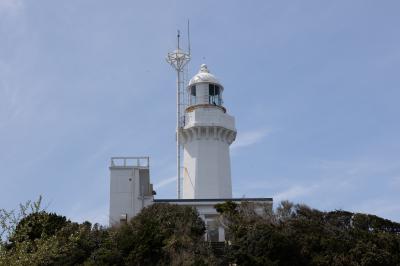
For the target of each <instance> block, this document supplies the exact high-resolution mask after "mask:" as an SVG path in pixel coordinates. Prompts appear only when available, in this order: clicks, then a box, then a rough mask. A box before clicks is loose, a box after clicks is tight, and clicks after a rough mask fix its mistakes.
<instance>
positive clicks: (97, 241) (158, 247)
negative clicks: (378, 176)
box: [0, 202, 400, 266]
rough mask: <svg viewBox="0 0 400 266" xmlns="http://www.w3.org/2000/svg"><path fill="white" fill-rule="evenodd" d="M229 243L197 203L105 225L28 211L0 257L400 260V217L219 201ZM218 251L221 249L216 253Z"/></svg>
mask: <svg viewBox="0 0 400 266" xmlns="http://www.w3.org/2000/svg"><path fill="white" fill-rule="evenodd" d="M215 207H216V209H217V210H218V211H219V212H220V213H221V216H220V218H219V222H220V224H221V225H223V226H224V227H226V230H227V232H226V235H227V236H228V237H229V241H228V243H229V245H228V246H227V248H226V249H223V248H222V249H220V251H221V252H220V253H219V254H218V256H222V258H220V257H218V259H217V258H216V257H215V256H214V253H213V252H212V250H211V247H210V245H209V243H206V242H204V241H203V236H204V233H205V225H204V223H203V221H202V220H201V219H200V217H199V215H198V213H197V212H196V210H195V209H193V208H191V207H185V206H178V205H169V204H154V205H151V206H150V207H147V208H144V209H143V210H142V212H141V213H140V214H138V215H137V216H136V217H135V218H133V219H132V220H131V221H129V222H128V223H126V224H122V225H121V226H118V227H112V228H103V227H101V226H99V225H97V224H95V225H92V224H90V223H89V222H84V223H82V224H78V223H74V222H71V221H69V220H67V218H66V217H64V216H59V215H57V214H54V213H47V212H44V211H38V210H36V211H33V212H32V210H30V211H29V213H28V212H26V213H25V214H24V215H23V218H21V219H20V220H19V221H18V223H17V224H16V225H15V227H14V229H13V232H12V234H11V235H10V236H9V238H8V239H6V242H5V243H3V244H1V245H0V265H86V266H89V265H90V266H94V265H227V264H228V263H236V264H238V265H294V266H295V265H343V266H344V265H346V266H347V265H350V266H351V265H354V266H355V265H357V266H359V265H363V266H369V265H371V266H372V265H374V266H375V265H378V266H379V265H382V266H383V265H385V266H390V265H400V233H399V232H400V224H398V223H395V222H392V221H389V220H385V219H383V218H380V217H377V216H374V215H368V214H359V213H351V212H346V211H341V210H338V211H332V212H321V211H318V210H315V209H311V208H309V207H307V206H305V205H295V204H293V203H290V202H282V203H281V204H280V205H279V206H278V207H277V208H276V210H275V211H271V208H270V207H268V206H260V205H257V204H254V203H251V202H243V203H241V204H236V203H234V202H226V203H223V204H218V205H216V206H215ZM216 254H217V253H216Z"/></svg>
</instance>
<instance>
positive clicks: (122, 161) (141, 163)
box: [110, 156, 150, 167]
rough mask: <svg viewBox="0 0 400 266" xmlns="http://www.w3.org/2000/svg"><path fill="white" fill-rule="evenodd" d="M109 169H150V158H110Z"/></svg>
mask: <svg viewBox="0 0 400 266" xmlns="http://www.w3.org/2000/svg"><path fill="white" fill-rule="evenodd" d="M110 165H111V167H135V166H136V167H150V157H148V156H136V157H111V162H110Z"/></svg>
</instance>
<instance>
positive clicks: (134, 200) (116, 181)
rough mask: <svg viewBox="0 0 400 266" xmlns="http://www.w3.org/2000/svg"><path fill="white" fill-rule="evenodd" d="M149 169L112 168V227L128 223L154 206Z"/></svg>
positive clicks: (134, 167)
mask: <svg viewBox="0 0 400 266" xmlns="http://www.w3.org/2000/svg"><path fill="white" fill-rule="evenodd" d="M149 178H150V177H149V169H148V168H145V167H136V166H111V167H110V217H109V222H110V225H114V224H119V223H120V222H121V219H123V218H124V216H125V215H126V220H127V221H128V220H129V219H131V218H132V217H134V216H135V215H136V214H137V213H139V212H140V211H141V210H142V208H144V207H146V206H148V205H150V204H152V201H153V196H152V193H151V192H152V191H151V190H152V189H151V185H150V180H149Z"/></svg>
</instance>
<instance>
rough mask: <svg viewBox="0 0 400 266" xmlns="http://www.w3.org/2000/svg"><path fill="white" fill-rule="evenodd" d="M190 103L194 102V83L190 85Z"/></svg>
mask: <svg viewBox="0 0 400 266" xmlns="http://www.w3.org/2000/svg"><path fill="white" fill-rule="evenodd" d="M190 104H191V105H193V104H196V85H193V86H192V87H190Z"/></svg>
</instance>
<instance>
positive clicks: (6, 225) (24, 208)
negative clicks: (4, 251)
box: [0, 196, 42, 244]
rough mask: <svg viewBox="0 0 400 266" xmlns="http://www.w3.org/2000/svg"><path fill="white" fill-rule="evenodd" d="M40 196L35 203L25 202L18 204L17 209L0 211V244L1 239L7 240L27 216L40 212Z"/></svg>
mask: <svg viewBox="0 0 400 266" xmlns="http://www.w3.org/2000/svg"><path fill="white" fill-rule="evenodd" d="M41 205H42V196H39V198H38V199H37V200H36V201H33V202H32V201H30V200H29V201H27V202H25V203H24V204H22V203H21V204H19V209H18V210H17V211H16V210H11V211H8V210H5V209H0V244H1V243H2V240H3V239H8V238H9V237H10V235H12V234H13V233H14V231H15V227H16V226H17V224H18V223H19V221H20V220H21V219H23V218H25V217H27V216H28V215H29V214H32V213H37V212H40V211H42V207H41Z"/></svg>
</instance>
